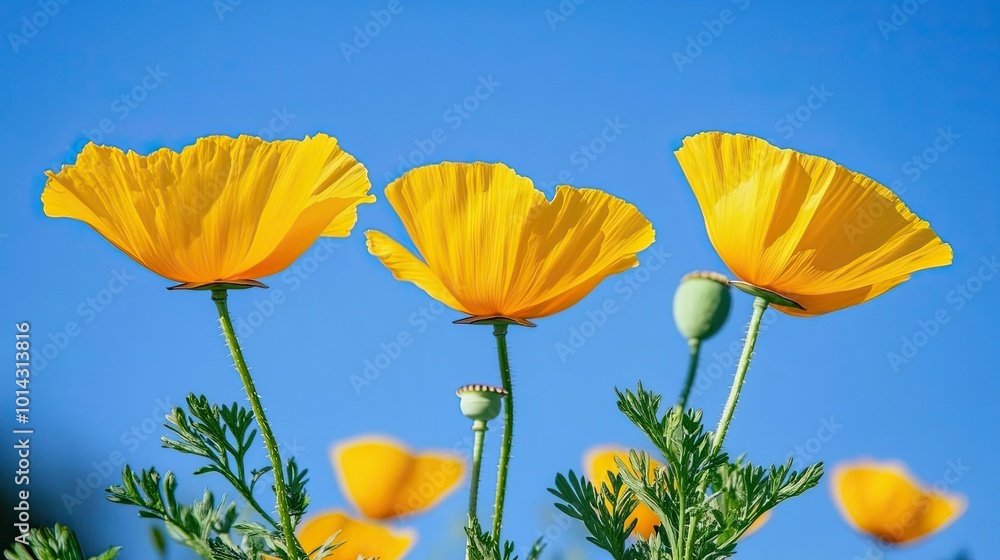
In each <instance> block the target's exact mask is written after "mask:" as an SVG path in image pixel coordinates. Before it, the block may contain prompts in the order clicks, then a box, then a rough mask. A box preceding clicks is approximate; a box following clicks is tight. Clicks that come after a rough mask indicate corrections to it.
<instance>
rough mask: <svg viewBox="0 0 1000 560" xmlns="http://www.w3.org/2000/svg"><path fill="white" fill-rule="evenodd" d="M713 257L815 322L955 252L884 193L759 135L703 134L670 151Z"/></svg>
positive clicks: (783, 307)
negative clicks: (700, 217) (698, 211)
mask: <svg viewBox="0 0 1000 560" xmlns="http://www.w3.org/2000/svg"><path fill="white" fill-rule="evenodd" d="M676 155H677V160H678V161H679V162H680V165H681V168H682V169H683V170H684V174H685V175H686V176H687V179H688V182H690V183H691V188H692V189H693V190H694V193H695V196H696V197H697V199H698V203H699V205H700V206H701V211H702V213H703V214H704V217H705V225H706V227H707V229H708V236H709V238H710V239H711V241H712V245H713V246H714V247H715V250H716V251H718V253H719V256H721V257H722V260H723V261H725V262H726V264H727V265H728V266H729V268H730V269H732V271H733V273H734V274H735V275H736V276H737V277H739V278H740V279H741V280H743V281H744V282H747V283H749V284H751V285H752V286H754V287H757V288H763V289H765V290H767V291H770V292H774V293H776V294H777V295H779V296H782V297H783V298H786V299H787V300H791V302H794V303H797V304H798V305H800V306H801V307H802V309H798V308H795V307H794V306H792V305H779V306H777V307H778V309H780V310H782V311H784V312H786V313H789V314H791V315H800V316H815V315H821V314H823V313H828V312H830V311H835V310H838V309H843V308H845V307H849V306H851V305H857V304H859V303H863V302H865V301H868V300H870V299H872V298H874V297H876V296H878V295H881V294H882V293H884V292H886V291H888V290H889V289H891V288H892V287H894V286H896V285H898V284H900V283H902V282H904V281H905V280H907V279H908V278H909V277H910V274H911V273H913V272H915V271H918V270H922V269H925V268H932V267H937V266H944V265H947V264H950V263H951V260H952V251H951V247H950V246H949V245H947V244H946V243H944V242H942V241H941V239H939V238H938V236H937V235H936V234H935V233H934V231H933V230H931V228H930V226H929V224H928V223H927V222H925V221H923V220H921V219H920V218H918V217H917V216H916V215H914V214H913V213H912V212H910V210H909V209H908V208H907V207H906V205H905V204H904V203H903V202H902V201H901V200H900V199H899V198H898V197H897V196H896V195H895V194H893V193H892V191H890V190H889V189H887V188H886V187H884V186H882V185H880V184H878V183H877V182H875V181H873V180H872V179H869V178H868V177H865V176H864V175H861V174H860V173H854V172H852V171H850V170H848V169H845V168H844V167H841V166H840V165H837V164H836V163H834V162H832V161H830V160H828V159H824V158H821V157H817V156H811V155H806V154H801V153H798V152H795V151H793V150H787V149H786V150H782V149H779V148H776V147H774V146H772V145H771V144H769V143H767V142H766V141H764V140H761V139H760V138H754V137H752V136H744V135H740V134H726V133H721V132H704V133H701V134H697V135H695V136H690V137H688V138H685V139H684V142H683V145H682V146H681V148H680V149H679V150H677V152H676Z"/></svg>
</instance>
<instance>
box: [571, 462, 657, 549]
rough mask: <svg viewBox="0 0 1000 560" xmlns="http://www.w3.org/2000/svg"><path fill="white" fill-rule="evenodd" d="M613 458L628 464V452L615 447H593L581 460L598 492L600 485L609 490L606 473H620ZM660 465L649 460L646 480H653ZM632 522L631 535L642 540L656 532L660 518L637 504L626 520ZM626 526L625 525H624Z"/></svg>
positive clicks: (641, 504)
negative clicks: (634, 523)
mask: <svg viewBox="0 0 1000 560" xmlns="http://www.w3.org/2000/svg"><path fill="white" fill-rule="evenodd" d="M615 458H619V459H621V460H622V461H623V462H624V463H625V464H626V465H628V464H629V451H628V449H620V448H615V447H595V448H593V449H590V450H589V451H587V453H586V454H585V455H584V458H583V466H584V472H585V474H586V475H587V480H589V481H590V482H591V483H592V484H593V485H594V488H596V489H597V490H598V491H600V490H601V485H602V484H605V485H607V486H608V487H609V488H610V486H611V478H610V477H609V476H608V472H609V471H610V472H612V473H614V474H618V473H619V472H620V471H619V469H618V463H616V462H615ZM659 466H660V464H659V463H657V462H656V461H654V460H652V458H650V461H649V472H648V473H646V479H647V480H650V481H651V480H652V479H653V471H654V470H655V469H656V468H657V467H659ZM632 520H637V522H636V525H635V528H634V529H632V534H634V535H639V536H641V537H642V538H644V539H648V538H649V536H650V535H652V534H653V531H655V530H656V526H657V525H659V524H660V518H659V517H657V516H656V514H655V513H653V510H651V509H649V506H647V505H646V504H644V503H642V502H639V503H638V505H636V507H635V511H633V512H632V516H631V517H629V518H628V521H627V523H631V522H632ZM626 526H627V525H626Z"/></svg>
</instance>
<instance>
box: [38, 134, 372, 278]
mask: <svg viewBox="0 0 1000 560" xmlns="http://www.w3.org/2000/svg"><path fill="white" fill-rule="evenodd" d="M46 174H47V175H48V181H47V183H46V185H45V190H44V192H43V193H42V202H43V205H44V211H45V214H46V215H48V216H51V217H65V218H75V219H77V220H81V221H83V222H85V223H87V224H88V225H90V226H91V227H92V228H94V229H95V230H97V232H98V233H100V234H101V235H102V236H104V237H105V238H106V239H107V240H108V241H110V242H111V243H112V244H113V245H114V246H115V247H118V248H119V249H121V250H122V251H123V252H124V253H125V254H127V255H128V256H130V257H132V258H133V259H135V260H136V261H137V262H138V263H139V264H141V265H143V266H144V267H146V268H148V269H150V270H151V271H153V272H155V273H157V274H159V275H161V276H164V277H166V278H169V279H171V280H175V281H177V282H182V283H184V286H183V287H188V288H196V287H202V286H205V285H209V284H234V285H239V284H249V285H257V284H258V283H256V282H254V281H253V280H254V279H256V278H262V277H265V276H269V275H271V274H274V273H276V272H279V271H281V270H283V269H284V268H286V267H287V266H289V265H290V264H291V263H292V261H294V260H295V259H296V258H298V256H299V255H301V254H302V253H303V252H304V251H305V250H306V249H307V248H308V247H309V246H310V245H311V244H312V243H313V242H314V241H315V240H316V238H317V237H319V236H320V235H326V236H333V237H345V236H347V235H348V234H349V233H350V231H351V228H352V227H353V226H354V223H355V221H356V219H357V206H358V205H359V204H364V203H370V202H374V200H375V197H373V196H370V195H368V189H369V188H370V187H371V184H370V183H369V181H368V176H367V171H366V170H365V168H364V166H362V165H361V164H360V163H358V161H357V160H355V159H354V158H353V157H352V156H351V155H350V154H348V153H347V152H345V151H343V150H342V149H341V148H340V147H339V146H338V145H337V140H336V139H335V138H331V137H330V136H327V135H325V134H318V135H316V136H314V137H311V138H310V137H306V138H305V140H301V141H299V140H281V141H274V142H265V141H263V140H261V139H260V138H256V137H252V136H240V137H239V138H230V137H226V136H209V137H205V138H199V139H198V140H197V141H196V142H195V143H194V145H192V146H187V147H186V148H184V149H183V150H181V151H180V153H178V152H174V151H172V150H169V149H166V148H163V149H160V150H157V151H155V152H153V153H151V154H149V155H148V156H141V155H139V154H137V153H135V152H131V151H130V152H127V153H126V152H123V151H121V150H119V149H118V148H113V147H109V146H97V145H95V144H92V143H91V144H87V145H86V146H85V147H84V148H83V151H82V152H80V155H79V156H78V157H77V160H76V163H75V164H73V165H68V166H63V168H62V170H60V171H59V172H58V173H53V172H51V171H49V172H47V173H46Z"/></svg>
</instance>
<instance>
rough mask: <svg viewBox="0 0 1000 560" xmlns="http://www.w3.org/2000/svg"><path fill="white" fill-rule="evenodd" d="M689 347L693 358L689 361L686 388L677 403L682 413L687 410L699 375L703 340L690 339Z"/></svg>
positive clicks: (685, 381) (682, 390)
mask: <svg viewBox="0 0 1000 560" xmlns="http://www.w3.org/2000/svg"><path fill="white" fill-rule="evenodd" d="M688 347H689V348H690V350H691V357H690V358H689V359H688V371H687V379H685V380H684V388H683V389H681V398H680V400H679V401H678V402H677V406H679V407H680V408H681V413H683V412H684V411H685V410H686V409H687V402H688V396H689V395H690V394H691V386H692V385H694V377H695V375H696V374H697V373H698V358H699V356H701V340H699V339H697V338H689V339H688Z"/></svg>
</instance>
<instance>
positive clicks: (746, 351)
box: [712, 296, 767, 452]
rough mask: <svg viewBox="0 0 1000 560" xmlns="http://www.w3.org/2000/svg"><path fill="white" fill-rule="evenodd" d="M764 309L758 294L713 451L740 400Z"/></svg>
mask: <svg viewBox="0 0 1000 560" xmlns="http://www.w3.org/2000/svg"><path fill="white" fill-rule="evenodd" d="M766 310H767V300H765V299H764V298H762V297H759V296H758V297H757V298H755V299H754V300H753V315H752V316H751V317H750V326H749V327H747V339H746V342H744V343H743V353H742V354H741V355H740V362H739V365H737V366H736V378H735V379H734V380H733V386H732V388H731V389H730V390H729V398H727V399H726V406H725V408H723V409H722V418H719V425H718V427H717V428H716V429H715V437H714V438H713V439H712V451H713V452H718V451H719V450H720V449H722V441H723V440H724V439H726V432H728V431H729V423H730V422H731V421H732V420H733V413H734V412H736V403H737V402H738V401H739V400H740V391H741V390H742V389H743V381H744V380H745V379H746V376H747V370H748V369H750V358H752V357H753V349H754V346H756V345H757V333H758V332H759V331H760V320H761V319H762V318H763V317H764V311H766Z"/></svg>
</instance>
